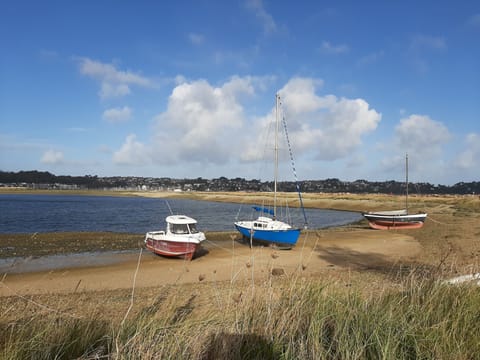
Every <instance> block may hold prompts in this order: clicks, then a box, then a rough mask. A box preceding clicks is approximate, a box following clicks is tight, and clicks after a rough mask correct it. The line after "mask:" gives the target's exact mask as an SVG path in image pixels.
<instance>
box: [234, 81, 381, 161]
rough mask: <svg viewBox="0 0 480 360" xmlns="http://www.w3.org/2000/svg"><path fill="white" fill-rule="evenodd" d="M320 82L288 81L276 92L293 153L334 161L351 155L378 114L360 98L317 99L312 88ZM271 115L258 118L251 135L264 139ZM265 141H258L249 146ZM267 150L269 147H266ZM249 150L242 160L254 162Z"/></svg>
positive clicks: (327, 97)
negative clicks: (258, 126)
mask: <svg viewBox="0 0 480 360" xmlns="http://www.w3.org/2000/svg"><path fill="white" fill-rule="evenodd" d="M321 84H322V81H321V80H317V79H308V78H294V79H291V80H290V81H289V82H288V83H287V84H286V85H285V86H284V87H283V88H282V89H281V90H280V91H279V93H280V94H281V97H282V103H283V108H284V110H285V117H286V119H287V122H288V131H289V137H290V140H291V143H292V145H293V147H294V149H295V154H297V155H302V154H303V155H306V156H309V154H310V155H311V156H313V157H315V158H317V159H320V160H336V159H341V158H345V157H347V156H348V155H350V154H352V153H353V152H354V151H355V149H356V148H357V147H358V146H359V145H360V144H361V143H362V137H363V136H364V135H366V134H368V133H370V132H372V131H373V130H375V129H376V127H377V125H378V123H379V122H380V120H381V117H382V116H381V114H379V113H378V112H377V111H375V110H374V109H370V108H369V104H368V103H367V102H366V101H365V100H363V99H346V98H337V97H336V96H334V95H325V96H318V95H317V94H316V86H317V85H321ZM274 116H275V113H274V109H272V111H271V113H270V114H269V115H267V116H265V117H263V118H261V119H259V120H260V121H259V123H260V124H261V127H260V128H258V129H256V130H255V131H254V133H257V134H261V136H264V134H265V132H266V131H267V130H266V128H267V126H268V124H269V123H271V122H272V121H273V118H274ZM260 142H265V140H264V139H262V138H260V137H259V138H257V139H255V141H250V142H249V143H250V144H252V143H253V144H255V143H260ZM270 147H271V146H270ZM256 159H257V157H256V154H255V150H254V149H253V147H248V148H247V149H246V151H245V152H244V154H243V160H245V161H251V160H256Z"/></svg>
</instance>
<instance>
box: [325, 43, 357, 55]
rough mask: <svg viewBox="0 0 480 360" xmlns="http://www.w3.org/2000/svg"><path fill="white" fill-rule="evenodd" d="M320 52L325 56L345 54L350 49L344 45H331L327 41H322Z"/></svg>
mask: <svg viewBox="0 0 480 360" xmlns="http://www.w3.org/2000/svg"><path fill="white" fill-rule="evenodd" d="M320 50H321V51H322V52H323V53H327V54H345V53H347V52H348V51H349V50H350V49H349V47H348V46H347V45H345V44H340V45H332V44H331V43H330V42H329V41H323V42H322V46H321V48H320Z"/></svg>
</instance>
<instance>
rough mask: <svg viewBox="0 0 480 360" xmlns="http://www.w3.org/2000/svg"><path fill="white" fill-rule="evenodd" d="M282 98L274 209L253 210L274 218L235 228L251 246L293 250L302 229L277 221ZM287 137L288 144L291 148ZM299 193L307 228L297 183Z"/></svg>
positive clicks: (277, 108)
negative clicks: (268, 246)
mask: <svg viewBox="0 0 480 360" xmlns="http://www.w3.org/2000/svg"><path fill="white" fill-rule="evenodd" d="M280 106H281V101H280V96H279V94H276V96H275V146H274V151H275V154H274V155H275V163H274V165H275V166H274V169H275V170H274V191H273V209H267V208H265V207H259V206H254V207H253V208H254V209H255V210H256V211H260V212H262V213H266V214H269V215H271V216H272V217H267V216H263V214H262V216H259V217H258V218H257V219H256V220H242V221H237V222H235V223H234V225H235V228H236V229H237V230H238V231H239V232H240V234H242V237H243V239H244V240H246V241H249V242H250V246H251V245H252V243H253V242H258V243H264V244H266V245H273V246H275V247H277V248H281V249H291V248H292V247H293V246H295V244H296V243H297V240H298V237H299V236H300V228H299V227H297V228H295V227H292V226H291V225H289V224H288V223H286V222H284V221H280V220H278V219H277V182H278V148H279V146H278V128H279V124H280ZM282 119H283V126H284V129H285V131H286V123H285V118H284V117H282ZM285 135H286V136H287V144H288V146H290V144H289V141H288V135H287V134H285ZM289 150H290V157H291V160H292V164H293V158H292V155H291V154H292V152H291V149H290V148H289ZM297 191H298V196H299V199H300V205H301V207H302V210H303V215H304V218H305V227H306V224H307V220H306V216H305V211H304V209H303V201H302V196H301V193H300V187H299V186H298V182H297Z"/></svg>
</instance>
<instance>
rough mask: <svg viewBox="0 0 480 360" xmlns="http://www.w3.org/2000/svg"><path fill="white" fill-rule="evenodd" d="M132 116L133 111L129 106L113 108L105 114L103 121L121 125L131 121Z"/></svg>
mask: <svg viewBox="0 0 480 360" xmlns="http://www.w3.org/2000/svg"><path fill="white" fill-rule="evenodd" d="M131 116H132V109H130V108H129V107H128V106H124V107H123V108H112V109H107V110H105V111H104V112H103V115H102V117H103V119H104V120H106V121H108V122H110V123H120V122H125V121H128V120H130V117H131Z"/></svg>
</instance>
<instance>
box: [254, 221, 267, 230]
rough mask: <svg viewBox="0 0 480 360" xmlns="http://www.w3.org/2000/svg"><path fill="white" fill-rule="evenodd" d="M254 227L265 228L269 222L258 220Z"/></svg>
mask: <svg viewBox="0 0 480 360" xmlns="http://www.w3.org/2000/svg"><path fill="white" fill-rule="evenodd" d="M253 227H256V228H260V229H263V228H266V227H267V224H264V223H258V222H256V223H253Z"/></svg>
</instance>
